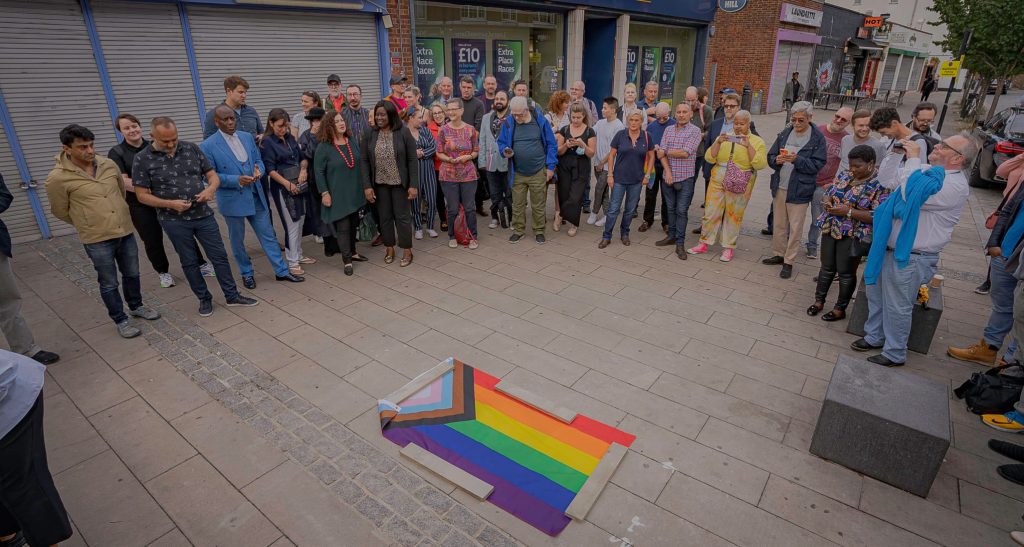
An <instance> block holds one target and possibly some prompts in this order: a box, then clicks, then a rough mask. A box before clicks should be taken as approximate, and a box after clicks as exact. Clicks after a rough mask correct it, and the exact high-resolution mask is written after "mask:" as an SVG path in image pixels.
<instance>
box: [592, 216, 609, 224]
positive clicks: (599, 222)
mask: <svg viewBox="0 0 1024 547" xmlns="http://www.w3.org/2000/svg"><path fill="white" fill-rule="evenodd" d="M606 220H608V217H607V216H604V215H602V216H601V218H599V219H597V222H595V223H594V226H604V223H605V221H606Z"/></svg>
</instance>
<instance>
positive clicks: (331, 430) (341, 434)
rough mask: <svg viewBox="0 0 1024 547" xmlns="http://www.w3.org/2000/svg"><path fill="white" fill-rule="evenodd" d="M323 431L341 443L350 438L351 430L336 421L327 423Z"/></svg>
mask: <svg viewBox="0 0 1024 547" xmlns="http://www.w3.org/2000/svg"><path fill="white" fill-rule="evenodd" d="M324 433H327V434H328V435H330V436H331V437H333V438H334V440H336V441H338V442H341V443H345V442H346V441H348V440H349V439H351V438H352V432H351V431H350V430H349V429H348V428H347V427H345V426H343V425H341V424H340V423H338V422H334V423H332V424H328V425H327V427H325V428H324Z"/></svg>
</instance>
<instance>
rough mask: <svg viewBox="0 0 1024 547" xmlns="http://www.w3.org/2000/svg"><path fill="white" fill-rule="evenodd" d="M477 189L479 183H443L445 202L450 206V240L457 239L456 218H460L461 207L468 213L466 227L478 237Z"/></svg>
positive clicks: (474, 237)
mask: <svg viewBox="0 0 1024 547" xmlns="http://www.w3.org/2000/svg"><path fill="white" fill-rule="evenodd" d="M476 187H477V181H475V180H474V181H470V182H448V181H441V189H442V190H444V201H445V202H446V203H447V204H448V239H455V218H456V217H458V216H459V205H462V209H463V210H464V211H465V212H466V226H468V227H469V232H470V233H471V234H473V239H476V237H477V235H478V234H477V231H476Z"/></svg>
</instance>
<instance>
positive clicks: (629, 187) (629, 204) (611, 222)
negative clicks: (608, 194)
mask: <svg viewBox="0 0 1024 547" xmlns="http://www.w3.org/2000/svg"><path fill="white" fill-rule="evenodd" d="M643 189H644V184H643V183H634V184H615V186H612V199H611V203H609V204H608V220H607V221H606V222H605V224H604V234H603V235H602V236H601V237H602V238H603V239H608V240H611V238H612V229H614V228H615V219H616V218H617V217H618V216H619V211H620V210H621V211H622V222H621V225H620V226H619V234H620V235H621V236H622V237H629V223H630V222H633V215H635V214H636V206H637V204H638V203H640V191H641V190H643ZM623 198H625V200H626V203H625V206H623V204H622V200H623Z"/></svg>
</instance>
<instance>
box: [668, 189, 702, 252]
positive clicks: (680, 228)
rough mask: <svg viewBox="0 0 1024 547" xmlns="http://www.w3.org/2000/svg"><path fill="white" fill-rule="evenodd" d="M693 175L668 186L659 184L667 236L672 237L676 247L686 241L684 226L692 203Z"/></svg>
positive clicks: (687, 220)
mask: <svg viewBox="0 0 1024 547" xmlns="http://www.w3.org/2000/svg"><path fill="white" fill-rule="evenodd" d="M696 182H697V176H696V175H694V176H692V177H690V178H688V179H686V180H682V181H679V182H675V183H673V184H669V183H667V182H662V183H661V195H662V198H664V200H665V205H666V206H667V207H668V235H669V236H670V237H674V238H675V240H676V245H683V244H684V242H685V241H686V224H687V222H689V220H690V218H689V217H690V204H691V203H692V202H693V185H694V184H695V183H696Z"/></svg>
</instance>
